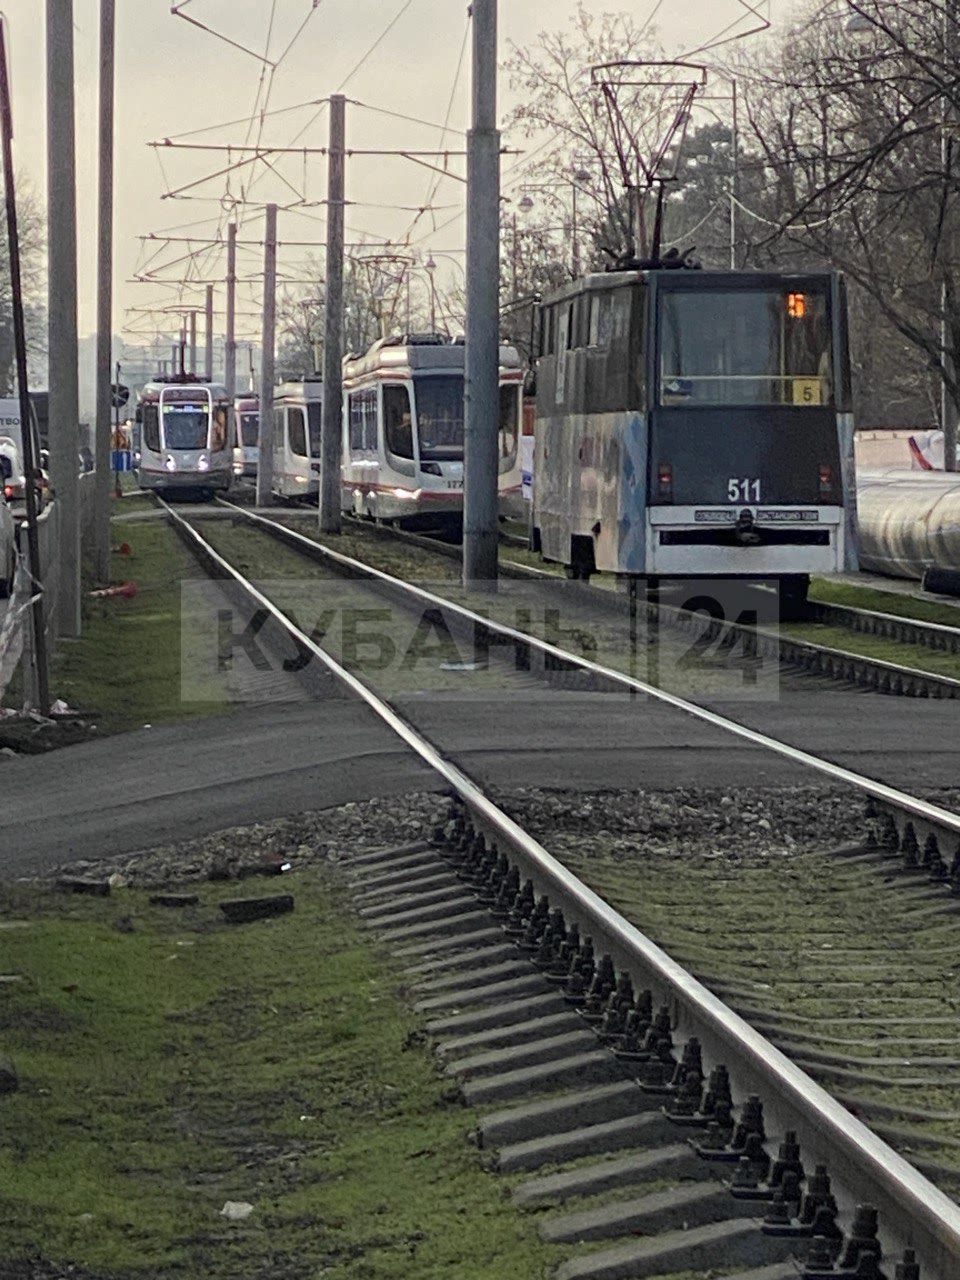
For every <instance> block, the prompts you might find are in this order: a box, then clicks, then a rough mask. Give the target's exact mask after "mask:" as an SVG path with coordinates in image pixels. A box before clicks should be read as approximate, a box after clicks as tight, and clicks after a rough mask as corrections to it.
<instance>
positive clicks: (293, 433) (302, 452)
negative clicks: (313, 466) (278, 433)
mask: <svg viewBox="0 0 960 1280" xmlns="http://www.w3.org/2000/svg"><path fill="white" fill-rule="evenodd" d="M287 440H288V441H289V443H290V452H291V453H293V454H296V456H297V457H298V458H306V457H307V429H306V426H305V424H304V421H303V410H302V409H299V408H292V409H288V410H287Z"/></svg>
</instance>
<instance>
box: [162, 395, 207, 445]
mask: <svg viewBox="0 0 960 1280" xmlns="http://www.w3.org/2000/svg"><path fill="white" fill-rule="evenodd" d="M209 429H210V410H209V409H208V408H207V406H206V405H200V404H165V405H164V406H163V443H164V445H165V446H166V448H168V449H206V447H207V433H208V431H209Z"/></svg>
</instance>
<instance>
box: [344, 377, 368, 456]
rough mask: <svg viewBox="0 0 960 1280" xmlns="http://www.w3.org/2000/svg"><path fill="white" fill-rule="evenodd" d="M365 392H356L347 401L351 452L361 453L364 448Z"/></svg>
mask: <svg viewBox="0 0 960 1280" xmlns="http://www.w3.org/2000/svg"><path fill="white" fill-rule="evenodd" d="M362 397H363V392H362V391H358V392H355V393H354V394H353V395H351V396H350V398H349V399H348V401H347V404H348V407H349V424H348V429H349V432H350V452H351V453H359V452H360V450H361V449H362V448H363V425H364V424H363V399H362Z"/></svg>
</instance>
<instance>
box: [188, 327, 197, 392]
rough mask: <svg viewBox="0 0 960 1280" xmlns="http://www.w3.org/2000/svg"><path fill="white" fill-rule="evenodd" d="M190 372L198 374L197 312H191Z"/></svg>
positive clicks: (194, 374)
mask: <svg viewBox="0 0 960 1280" xmlns="http://www.w3.org/2000/svg"><path fill="white" fill-rule="evenodd" d="M190 372H191V373H192V374H193V376H194V377H196V375H197V313H196V312H195V311H191V312H190Z"/></svg>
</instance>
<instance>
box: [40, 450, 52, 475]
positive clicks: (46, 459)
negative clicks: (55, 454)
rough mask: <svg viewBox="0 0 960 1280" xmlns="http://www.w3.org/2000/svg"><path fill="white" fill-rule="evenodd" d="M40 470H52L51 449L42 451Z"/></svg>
mask: <svg viewBox="0 0 960 1280" xmlns="http://www.w3.org/2000/svg"><path fill="white" fill-rule="evenodd" d="M40 470H41V471H49V470H50V450H49V449H41V450H40Z"/></svg>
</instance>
